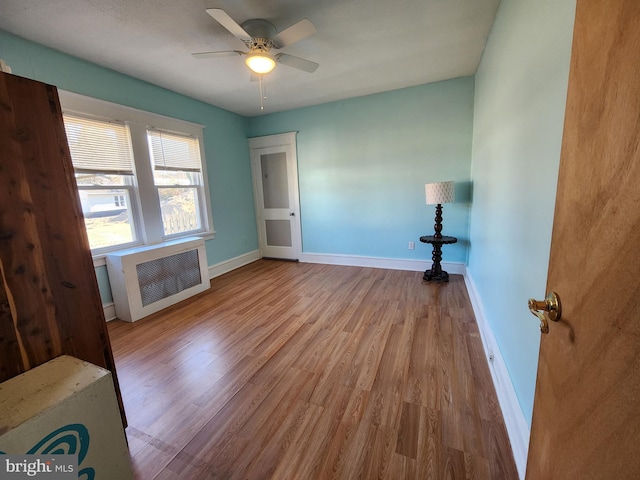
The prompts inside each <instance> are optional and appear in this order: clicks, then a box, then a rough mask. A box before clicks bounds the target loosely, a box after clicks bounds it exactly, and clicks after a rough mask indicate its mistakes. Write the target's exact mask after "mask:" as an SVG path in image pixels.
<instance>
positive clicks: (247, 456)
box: [109, 260, 518, 480]
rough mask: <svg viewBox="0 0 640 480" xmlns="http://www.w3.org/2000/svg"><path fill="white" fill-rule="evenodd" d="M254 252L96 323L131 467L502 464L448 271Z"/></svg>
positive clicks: (480, 470)
mask: <svg viewBox="0 0 640 480" xmlns="http://www.w3.org/2000/svg"><path fill="white" fill-rule="evenodd" d="M421 277H422V273H421V272H405V271H396V270H381V269H370V268H358V267H341V266H329V265H315V264H303V263H290V262H277V261H269V260H260V261H258V262H254V263H252V264H250V265H247V266H245V267H243V268H241V269H238V270H235V271H233V272H231V273H229V274H226V275H224V276H222V277H218V278H215V279H213V280H212V282H211V283H212V288H211V289H210V290H209V291H207V292H205V293H203V294H200V295H198V296H196V297H193V298H192V299H189V300H186V301H184V302H182V303H180V304H179V305H176V306H174V307H171V308H169V309H167V310H165V311H163V312H160V313H158V314H155V315H152V316H150V317H147V318H145V319H143V320H140V321H138V322H136V323H133V324H130V323H125V322H121V321H113V322H110V323H109V334H110V336H111V341H112V346H113V352H114V356H115V360H116V365H117V368H118V375H119V379H120V384H121V388H122V395H123V398H124V404H125V408H126V412H127V418H128V420H129V427H128V428H127V437H128V440H129V446H130V449H131V454H132V458H133V463H134V467H135V470H136V475H137V478H139V479H144V480H147V479H153V478H156V479H208V478H215V479H269V478H273V479H278V480H280V479H304V480H315V479H356V478H359V479H377V478H381V479H382V478H386V479H394V480H396V479H403V478H406V479H444V478H446V479H516V478H518V476H517V472H516V468H515V464H514V461H513V457H512V454H511V450H510V447H509V440H508V438H507V434H506V430H505V427H504V423H503V420H502V416H501V413H500V409H499V406H498V404H497V400H496V395H495V391H494V389H493V385H492V383H491V377H490V374H489V369H488V365H487V362H486V359H485V356H484V352H483V349H482V344H481V339H480V335H479V333H478V327H477V324H476V322H475V320H474V316H473V313H472V310H471V306H470V302H469V299H468V296H467V293H466V290H465V286H464V281H463V279H462V277H461V276H458V275H452V276H451V281H450V283H449V284H445V285H437V284H434V285H431V284H423V283H422V280H421Z"/></svg>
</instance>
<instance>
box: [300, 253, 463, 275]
mask: <svg viewBox="0 0 640 480" xmlns="http://www.w3.org/2000/svg"><path fill="white" fill-rule="evenodd" d="M299 260H300V261H301V262H303V263H324V264H327V265H346V266H351V267H371V268H386V269H389V270H408V271H411V272H420V271H424V270H427V269H428V268H431V264H432V262H431V261H430V260H410V259H402V258H383V257H364V256H360V255H343V254H339V253H301V254H300V257H299ZM442 269H443V270H445V271H446V272H449V273H452V274H455V275H464V274H465V272H466V267H465V265H464V263H459V262H442Z"/></svg>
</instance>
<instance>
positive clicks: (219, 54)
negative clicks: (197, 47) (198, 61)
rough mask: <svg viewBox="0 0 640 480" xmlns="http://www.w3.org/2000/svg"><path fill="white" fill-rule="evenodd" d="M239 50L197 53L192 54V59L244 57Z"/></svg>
mask: <svg viewBox="0 0 640 480" xmlns="http://www.w3.org/2000/svg"><path fill="white" fill-rule="evenodd" d="M244 54H245V53H244V52H241V51H240V50H225V51H222V52H198V53H192V54H191V56H192V57H194V58H215V57H233V56H234V55H244Z"/></svg>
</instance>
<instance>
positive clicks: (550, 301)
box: [529, 292, 562, 333]
mask: <svg viewBox="0 0 640 480" xmlns="http://www.w3.org/2000/svg"><path fill="white" fill-rule="evenodd" d="M529 311H530V312H531V313H532V314H533V315H535V316H536V317H538V318H539V319H540V332H541V333H549V322H548V321H547V316H546V315H545V314H544V312H547V314H548V315H549V319H550V320H552V321H554V322H557V321H558V320H560V317H562V304H561V303H560V297H559V296H558V294H557V293H556V292H549V293H548V294H547V298H545V299H544V300H535V299H533V298H530V299H529Z"/></svg>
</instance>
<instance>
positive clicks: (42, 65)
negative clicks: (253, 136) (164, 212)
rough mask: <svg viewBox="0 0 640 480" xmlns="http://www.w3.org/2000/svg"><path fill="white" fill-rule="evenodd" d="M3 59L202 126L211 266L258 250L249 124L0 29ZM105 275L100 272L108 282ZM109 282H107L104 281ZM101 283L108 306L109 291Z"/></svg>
mask: <svg viewBox="0 0 640 480" xmlns="http://www.w3.org/2000/svg"><path fill="white" fill-rule="evenodd" d="M0 58H2V59H3V60H5V61H6V62H7V63H8V64H9V66H11V68H12V70H13V73H14V74H16V75H20V76H23V77H28V78H32V79H35V80H39V81H42V82H45V83H49V84H52V85H56V86H57V87H58V88H60V89H63V90H68V91H71V92H76V93H80V94H83V95H88V96H91V97H94V98H99V99H103V100H107V101H110V102H114V103H119V104H122V105H127V106H130V107H134V108H139V109H141V110H146V111H149V112H155V113H159V114H162V115H167V116H170V117H174V118H179V119H184V120H188V121H191V122H195V123H199V124H202V125H204V126H205V128H204V149H205V156H206V159H207V169H208V174H209V187H210V191H211V204H212V212H213V223H214V227H215V230H216V237H215V238H214V239H213V240H209V241H207V254H208V262H209V264H210V265H213V264H215V263H218V262H221V261H223V260H227V259H230V258H233V257H236V256H239V255H242V254H243V253H247V252H250V251H253V250H256V249H257V248H258V237H257V233H256V222H255V209H254V203H253V187H252V182H251V163H250V160H249V149H248V145H247V135H246V129H247V120H246V119H245V118H244V117H241V116H239V115H236V114H234V113H230V112H228V111H225V110H222V109H219V108H216V107H213V106H211V105H208V104H206V103H203V102H199V101H197V100H194V99H192V98H189V97H185V96H183V95H179V94H177V93H174V92H171V91H169V90H166V89H164V88H160V87H157V86H155V85H151V84H149V83H146V82H143V81H140V80H137V79H135V78H132V77H129V76H126V75H122V74H120V73H118V72H115V71H113V70H109V69H106V68H102V67H100V66H98V65H95V64H92V63H89V62H85V61H84V60H80V59H78V58H75V57H72V56H69V55H65V54H63V53H61V52H58V51H56V50H52V49H50V48H47V47H44V46H42V45H39V44H37V43H33V42H30V41H27V40H25V39H22V38H20V37H16V36H14V35H11V34H9V33H7V32H4V31H2V30H0ZM104 274H106V272H99V273H98V275H99V278H103V277H104ZM103 280H104V278H103ZM105 285H108V282H107V283H105V282H104V281H103V282H102V288H101V293H102V296H103V301H104V302H108V301H110V300H109V297H110V292H109V291H108V289H106V288H105Z"/></svg>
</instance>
